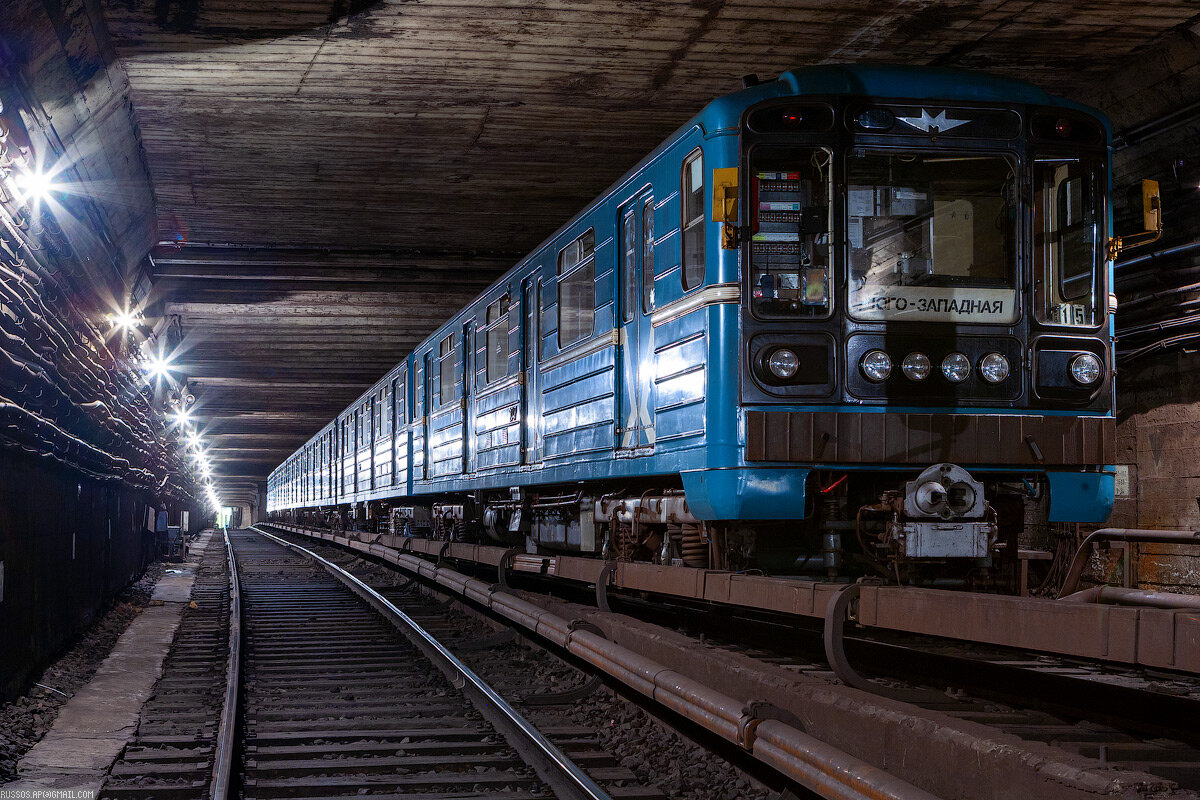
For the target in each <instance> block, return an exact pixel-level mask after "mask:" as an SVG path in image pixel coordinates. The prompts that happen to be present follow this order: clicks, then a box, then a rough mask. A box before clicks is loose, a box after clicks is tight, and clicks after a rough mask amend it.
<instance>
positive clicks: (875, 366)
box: [859, 350, 892, 383]
mask: <svg viewBox="0 0 1200 800" xmlns="http://www.w3.org/2000/svg"><path fill="white" fill-rule="evenodd" d="M859 365H860V366H861V367H862V371H863V375H866V376H867V377H868V378H869V379H871V380H873V381H875V382H876V383H879V382H880V381H886V380H887V379H888V376H889V375H891V374H892V357H891V356H889V355H888V354H887V353H885V352H883V351H882V350H868V351H867V353H866V355H864V356H863V357H862V361H861V362H859Z"/></svg>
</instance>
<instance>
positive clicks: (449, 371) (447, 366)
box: [438, 334, 454, 405]
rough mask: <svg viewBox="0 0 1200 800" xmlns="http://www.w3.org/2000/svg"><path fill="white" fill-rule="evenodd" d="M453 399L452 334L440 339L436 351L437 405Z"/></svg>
mask: <svg viewBox="0 0 1200 800" xmlns="http://www.w3.org/2000/svg"><path fill="white" fill-rule="evenodd" d="M453 399H454V334H450V335H449V336H447V337H446V338H445V339H442V345H441V349H440V350H439V351H438V404H439V405H445V404H446V403H449V402H450V401H451V400H453Z"/></svg>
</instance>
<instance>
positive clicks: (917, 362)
mask: <svg viewBox="0 0 1200 800" xmlns="http://www.w3.org/2000/svg"><path fill="white" fill-rule="evenodd" d="M900 371H901V372H903V373H904V377H906V378H908V379H909V380H910V381H923V380H925V379H926V378H928V377H929V373H930V372H932V371H933V364H931V363H930V361H929V356H927V355H925V354H924V353H909V354H908V355H906V356H905V357H904V360H903V361H901V362H900Z"/></svg>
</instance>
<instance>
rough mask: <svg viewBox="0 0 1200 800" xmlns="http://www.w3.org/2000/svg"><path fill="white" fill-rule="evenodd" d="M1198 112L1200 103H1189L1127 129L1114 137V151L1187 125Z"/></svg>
mask: <svg viewBox="0 0 1200 800" xmlns="http://www.w3.org/2000/svg"><path fill="white" fill-rule="evenodd" d="M1198 112H1200V101H1197V102H1195V103H1189V104H1188V105H1186V106H1184V107H1183V108H1177V109H1175V110H1174V111H1169V112H1167V113H1166V114H1163V115H1162V116H1161V117H1156V118H1155V119H1152V120H1150V121H1149V122H1143V123H1141V124H1140V125H1134V126H1133V127H1132V128H1126V129H1125V130H1123V131H1121V132H1120V133H1118V134H1117V135H1116V136H1114V137H1113V142H1112V146H1113V149H1114V150H1124V149H1125V148H1126V147H1129V146H1130V145H1134V144H1137V143H1139V142H1144V141H1146V140H1147V139H1150V138H1152V137H1154V136H1158V135H1159V134H1162V133H1166V132H1167V131H1170V130H1174V129H1175V128H1178V127H1179V126H1180V125H1185V124H1187V122H1188V120H1190V119H1191V118H1192V117H1193V116H1195V115H1196V114H1197V113H1198Z"/></svg>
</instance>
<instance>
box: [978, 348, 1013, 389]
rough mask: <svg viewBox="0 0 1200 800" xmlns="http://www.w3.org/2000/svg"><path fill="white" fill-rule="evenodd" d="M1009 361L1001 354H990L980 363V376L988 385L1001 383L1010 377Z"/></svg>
mask: <svg viewBox="0 0 1200 800" xmlns="http://www.w3.org/2000/svg"><path fill="white" fill-rule="evenodd" d="M1009 371H1010V370H1009V366H1008V359H1007V358H1005V357H1004V356H1002V355H1000V354H999V353H988V354H987V355H986V356H984V357H983V359H982V360H981V361H980V362H979V374H980V375H982V376H983V379H984V380H985V381H987V382H988V383H999V382H1000V381H1002V380H1004V379H1005V378H1007V377H1008V373H1009Z"/></svg>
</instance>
